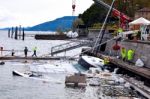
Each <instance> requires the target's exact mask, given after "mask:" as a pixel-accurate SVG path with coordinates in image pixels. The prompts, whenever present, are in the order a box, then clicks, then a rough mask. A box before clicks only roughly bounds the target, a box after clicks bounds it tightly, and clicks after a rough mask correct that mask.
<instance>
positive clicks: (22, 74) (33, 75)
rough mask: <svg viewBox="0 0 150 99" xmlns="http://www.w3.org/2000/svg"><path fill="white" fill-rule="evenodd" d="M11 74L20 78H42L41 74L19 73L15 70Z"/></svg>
mask: <svg viewBox="0 0 150 99" xmlns="http://www.w3.org/2000/svg"><path fill="white" fill-rule="evenodd" d="M12 74H13V76H21V77H39V76H42V75H41V74H35V73H32V72H28V73H21V72H19V71H17V70H13V71H12Z"/></svg>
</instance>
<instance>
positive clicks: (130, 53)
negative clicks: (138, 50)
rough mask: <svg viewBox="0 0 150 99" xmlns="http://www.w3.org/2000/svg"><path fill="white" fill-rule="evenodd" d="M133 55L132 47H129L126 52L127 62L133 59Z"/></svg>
mask: <svg viewBox="0 0 150 99" xmlns="http://www.w3.org/2000/svg"><path fill="white" fill-rule="evenodd" d="M133 55H134V51H133V50H132V49H129V50H128V53H127V60H128V62H131V61H132V60H133Z"/></svg>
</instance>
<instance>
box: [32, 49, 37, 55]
mask: <svg viewBox="0 0 150 99" xmlns="http://www.w3.org/2000/svg"><path fill="white" fill-rule="evenodd" d="M36 51H37V47H34V48H33V55H32V57H33V56H35V57H37V55H36Z"/></svg>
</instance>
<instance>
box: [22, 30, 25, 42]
mask: <svg viewBox="0 0 150 99" xmlns="http://www.w3.org/2000/svg"><path fill="white" fill-rule="evenodd" d="M24 36H25V34H24V28H23V29H22V40H23V41H24Z"/></svg>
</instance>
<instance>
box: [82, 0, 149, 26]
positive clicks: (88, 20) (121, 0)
mask: <svg viewBox="0 0 150 99" xmlns="http://www.w3.org/2000/svg"><path fill="white" fill-rule="evenodd" d="M103 1H104V2H105V3H107V4H109V5H110V4H111V2H112V0H103ZM144 7H150V0H116V1H115V3H114V8H116V9H118V10H119V11H121V12H122V13H124V14H126V15H127V16H129V17H131V18H134V15H135V12H136V11H137V10H139V9H142V8H144ZM107 11H108V9H106V8H105V7H103V6H100V5H97V4H93V5H92V6H91V7H90V8H89V9H87V10H86V11H85V12H84V13H83V14H80V15H79V18H81V19H82V20H83V22H84V24H85V25H87V26H88V27H92V26H94V25H95V24H100V23H102V22H103V20H104V18H105V16H106V13H107ZM109 21H111V23H113V22H116V21H118V18H116V17H114V16H110V17H109Z"/></svg>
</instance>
